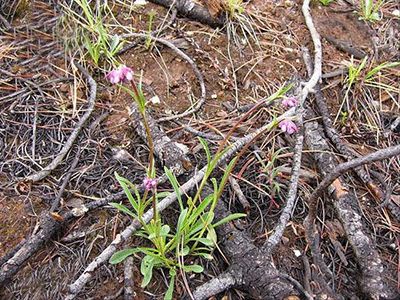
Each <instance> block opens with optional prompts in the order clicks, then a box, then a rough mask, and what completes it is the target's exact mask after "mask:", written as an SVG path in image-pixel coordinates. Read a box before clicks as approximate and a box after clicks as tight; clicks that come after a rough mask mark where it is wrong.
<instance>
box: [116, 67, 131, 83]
mask: <svg viewBox="0 0 400 300" xmlns="http://www.w3.org/2000/svg"><path fill="white" fill-rule="evenodd" d="M119 70H120V74H121V80H123V81H131V80H132V79H133V71H132V69H131V68H129V67H127V66H125V65H122V66H121V67H120V68H119Z"/></svg>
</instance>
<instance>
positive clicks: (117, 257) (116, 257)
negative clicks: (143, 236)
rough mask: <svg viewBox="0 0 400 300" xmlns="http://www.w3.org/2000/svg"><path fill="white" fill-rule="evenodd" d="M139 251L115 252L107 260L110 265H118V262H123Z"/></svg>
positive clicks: (125, 250)
mask: <svg viewBox="0 0 400 300" xmlns="http://www.w3.org/2000/svg"><path fill="white" fill-rule="evenodd" d="M139 251H140V250H138V249H136V248H135V249H124V250H121V251H118V252H115V253H114V254H113V255H112V256H111V257H110V260H109V263H110V264H112V265H115V264H118V263H120V262H122V261H123V260H125V258H127V257H128V256H131V255H132V254H135V253H137V252H139Z"/></svg>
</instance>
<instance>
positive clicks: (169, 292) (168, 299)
mask: <svg viewBox="0 0 400 300" xmlns="http://www.w3.org/2000/svg"><path fill="white" fill-rule="evenodd" d="M170 275H171V272H170ZM174 285H175V275H172V276H171V279H170V280H169V285H168V290H167V292H166V293H165V295H164V300H172V296H173V294H174Z"/></svg>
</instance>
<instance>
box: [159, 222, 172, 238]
mask: <svg viewBox="0 0 400 300" xmlns="http://www.w3.org/2000/svg"><path fill="white" fill-rule="evenodd" d="M170 230H171V229H170V228H169V226H168V225H167V224H165V225H163V226H162V227H161V229H160V236H167V235H168V233H169V231H170Z"/></svg>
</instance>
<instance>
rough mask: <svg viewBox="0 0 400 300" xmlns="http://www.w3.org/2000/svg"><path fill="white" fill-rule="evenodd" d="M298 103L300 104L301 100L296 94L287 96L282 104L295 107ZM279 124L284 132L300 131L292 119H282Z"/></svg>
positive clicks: (286, 106)
mask: <svg viewBox="0 0 400 300" xmlns="http://www.w3.org/2000/svg"><path fill="white" fill-rule="evenodd" d="M297 104H299V100H298V99H297V98H296V97H295V96H292V97H287V98H285V99H283V100H282V106H284V107H285V108H290V107H295V106H296V105H297ZM278 126H279V128H280V129H281V130H282V131H283V132H287V133H288V134H293V133H295V132H297V131H299V128H298V127H297V125H296V124H295V123H294V122H293V121H292V120H288V119H286V120H282V121H281V122H280V123H279V125H278Z"/></svg>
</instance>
